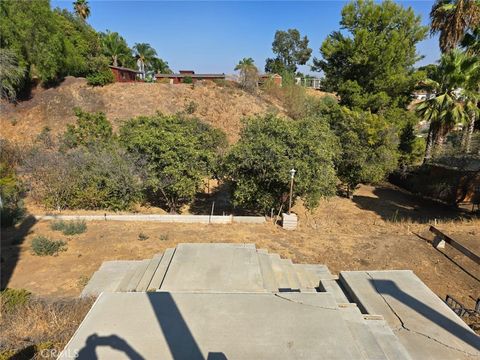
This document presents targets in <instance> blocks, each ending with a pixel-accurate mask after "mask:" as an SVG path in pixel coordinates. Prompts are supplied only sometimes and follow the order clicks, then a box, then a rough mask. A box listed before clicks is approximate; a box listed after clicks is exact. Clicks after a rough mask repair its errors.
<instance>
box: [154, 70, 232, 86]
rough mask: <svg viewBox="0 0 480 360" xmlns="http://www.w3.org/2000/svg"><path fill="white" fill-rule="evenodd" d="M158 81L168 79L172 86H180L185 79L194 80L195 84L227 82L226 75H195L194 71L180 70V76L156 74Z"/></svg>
mask: <svg viewBox="0 0 480 360" xmlns="http://www.w3.org/2000/svg"><path fill="white" fill-rule="evenodd" d="M155 78H156V80H157V81H161V80H162V79H168V80H169V81H170V84H180V83H183V82H184V81H185V78H190V79H192V81H193V82H195V81H199V80H225V74H195V71H193V70H180V71H179V73H178V74H156V75H155Z"/></svg>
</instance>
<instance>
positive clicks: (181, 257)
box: [160, 244, 266, 292]
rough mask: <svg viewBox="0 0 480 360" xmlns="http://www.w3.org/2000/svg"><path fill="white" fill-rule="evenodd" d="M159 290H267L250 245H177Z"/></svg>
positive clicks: (254, 251)
mask: <svg viewBox="0 0 480 360" xmlns="http://www.w3.org/2000/svg"><path fill="white" fill-rule="evenodd" d="M160 290H162V291H189V292H192V291H202V292H206V291H212V292H219V291H221V292H266V290H265V288H264V287H263V278H262V274H261V271H260V264H259V262H258V256H257V251H256V249H255V247H253V246H251V245H248V244H178V245H177V250H176V251H175V255H174V256H173V259H172V261H171V263H170V266H169V268H168V271H167V274H166V275H165V279H164V281H163V283H162V286H161V287H160Z"/></svg>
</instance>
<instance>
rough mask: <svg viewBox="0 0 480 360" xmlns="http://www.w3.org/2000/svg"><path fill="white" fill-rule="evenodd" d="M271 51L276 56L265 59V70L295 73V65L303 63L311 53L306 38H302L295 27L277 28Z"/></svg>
mask: <svg viewBox="0 0 480 360" xmlns="http://www.w3.org/2000/svg"><path fill="white" fill-rule="evenodd" d="M272 51H273V53H274V54H276V55H277V56H276V58H275V59H267V60H266V63H267V64H266V66H265V71H266V72H275V73H282V72H284V71H286V72H290V73H295V72H296V71H297V66H298V65H305V64H306V63H307V61H308V60H309V59H310V56H311V54H312V49H310V48H309V47H308V38H307V37H306V36H304V37H303V38H302V37H301V35H300V32H299V31H298V30H297V29H288V30H287V31H282V30H277V31H276V32H275V38H274V40H273V43H272ZM272 70H273V71H272Z"/></svg>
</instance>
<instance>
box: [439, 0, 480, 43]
mask: <svg viewBox="0 0 480 360" xmlns="http://www.w3.org/2000/svg"><path fill="white" fill-rule="evenodd" d="M430 19H431V22H432V24H431V29H430V33H431V34H432V35H434V34H438V33H440V49H441V50H442V52H448V51H450V50H452V49H454V48H455V47H456V46H458V45H459V43H460V42H461V41H462V39H463V38H464V36H465V33H466V32H467V31H468V30H473V29H475V28H476V27H477V26H479V25H480V1H479V0H436V2H435V4H434V5H433V7H432V10H431V12H430Z"/></svg>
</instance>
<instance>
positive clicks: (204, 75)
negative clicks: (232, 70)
mask: <svg viewBox="0 0 480 360" xmlns="http://www.w3.org/2000/svg"><path fill="white" fill-rule="evenodd" d="M155 77H157V78H183V77H191V78H224V77H225V74H156V75H155Z"/></svg>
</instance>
